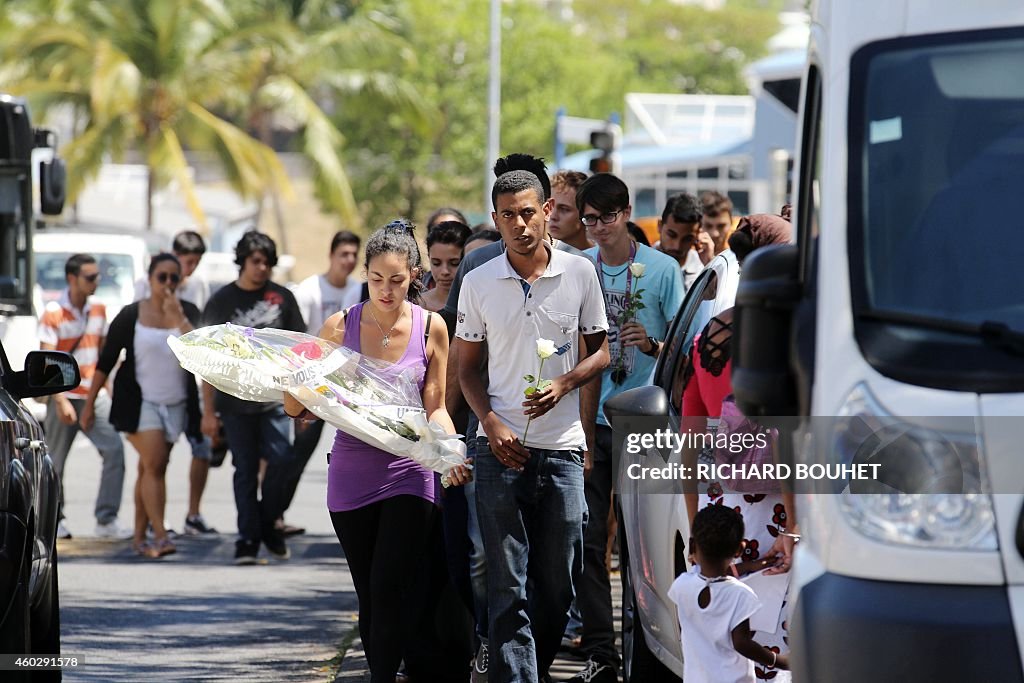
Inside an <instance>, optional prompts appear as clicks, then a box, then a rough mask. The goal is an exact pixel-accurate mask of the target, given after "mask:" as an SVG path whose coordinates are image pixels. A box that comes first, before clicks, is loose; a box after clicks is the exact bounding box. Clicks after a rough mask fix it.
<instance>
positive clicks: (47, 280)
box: [32, 228, 162, 323]
mask: <svg viewBox="0 0 1024 683" xmlns="http://www.w3.org/2000/svg"><path fill="white" fill-rule="evenodd" d="M152 239H153V240H154V241H155V240H156V239H160V238H159V237H157V238H152ZM161 241H162V240H161ZM32 246H33V251H34V252H35V266H36V273H35V274H36V284H38V285H39V287H40V289H41V292H42V302H43V304H44V305H45V304H47V303H49V302H51V301H55V300H57V298H58V297H60V293H61V292H62V291H64V289H65V288H66V287H67V278H66V277H65V276H64V264H65V263H66V262H67V260H68V258H69V257H70V256H72V255H73V254H78V253H84V254H91V255H92V256H94V257H95V258H96V263H97V265H98V266H99V269H100V281H99V286H98V287H97V288H96V297H97V298H98V299H99V300H100V301H102V302H103V304H104V305H105V306H106V308H107V322H108V323H109V322H110V321H111V320H113V319H114V316H115V315H117V313H118V311H120V310H121V308H122V307H124V306H127V305H128V304H130V303H131V302H132V301H134V300H135V281H136V280H137V279H138V278H139V277H141V276H142V275H144V274H145V273H146V268H147V267H148V264H149V255H150V253H151V252H155V251H157V250H158V249H155V248H151V247H150V246H149V243H148V241H147V239H146V238H145V237H143V236H142V235H141V234H138V233H127V232H123V231H122V232H107V231H102V232H101V231H97V230H90V229H78V228H49V229H46V230H39V231H37V232H36V234H35V236H34V237H33V244H32Z"/></svg>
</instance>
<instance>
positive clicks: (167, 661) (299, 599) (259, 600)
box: [58, 429, 620, 683]
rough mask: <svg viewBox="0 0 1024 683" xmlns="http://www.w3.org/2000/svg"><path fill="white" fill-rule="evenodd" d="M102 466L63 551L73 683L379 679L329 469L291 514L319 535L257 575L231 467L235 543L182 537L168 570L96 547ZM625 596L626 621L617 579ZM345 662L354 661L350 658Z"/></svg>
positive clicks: (79, 485)
mask: <svg viewBox="0 0 1024 683" xmlns="http://www.w3.org/2000/svg"><path fill="white" fill-rule="evenodd" d="M332 436H333V432H332V431H331V430H329V429H328V430H325V435H324V439H323V441H322V442H321V444H320V448H318V449H317V453H325V452H326V451H327V449H328V448H329V441H328V440H329V439H330V438H332ZM125 457H126V461H127V463H126V469H127V474H126V476H125V490H124V497H123V502H122V507H121V521H122V523H123V524H126V525H129V524H131V520H132V516H133V515H134V509H135V508H134V504H133V502H132V487H133V486H134V484H135V473H136V469H137V467H138V456H137V455H136V453H135V451H134V450H133V449H132V448H131V446H130V445H128V444H127V442H126V443H125ZM190 460H191V454H190V452H189V449H188V446H187V445H185V444H184V442H183V441H182V442H181V443H179V444H178V445H177V446H176V447H175V449H174V451H173V453H172V454H171V463H170V466H169V467H168V472H167V482H168V483H167V520H168V521H167V523H168V524H169V525H170V526H171V527H172V528H174V529H177V530H179V531H181V530H182V525H183V522H184V519H185V512H186V508H187V497H188V479H187V477H188V466H189V462H190ZM100 465H101V461H100V458H99V456H98V455H97V454H96V452H95V450H94V449H93V448H92V446H91V444H89V442H88V441H86V440H85V439H84V438H83V437H81V436H80V437H79V438H78V439H77V440H76V442H75V446H74V448H73V449H72V452H71V454H70V456H69V457H68V462H67V466H66V470H65V487H66V498H67V503H66V506H65V507H66V515H67V517H68V526H69V527H70V528H71V531H72V533H73V534H74V535H75V537H74V538H73V539H72V540H69V541H61V542H60V543H59V544H58V552H59V553H60V589H61V590H60V599H61V622H62V623H61V630H62V638H63V642H62V649H63V652H64V654H65V655H79V656H81V657H83V659H84V662H85V663H84V664H83V665H81V666H79V667H78V668H77V669H75V670H66V671H65V677H64V680H66V681H104V682H107V681H147V682H149V681H154V680H168V681H197V680H202V681H220V680H243V681H268V682H269V681H273V682H275V683H276V682H279V681H280V682H292V681H294V682H300V681H302V682H305V681H318V682H323V681H331V680H333V676H334V672H335V671H338V680H339V681H345V682H346V683H347V682H349V681H352V682H357V683H362V682H363V681H369V673H368V671H367V669H366V660H365V657H364V656H363V652H362V646H361V643H360V642H359V639H358V636H357V635H356V633H355V624H356V616H357V613H356V607H357V603H356V597H355V592H354V589H353V586H352V581H351V577H350V576H349V573H348V568H347V566H346V564H345V560H344V558H343V557H342V554H341V550H340V547H339V545H338V542H337V539H336V537H335V535H334V530H333V528H332V527H331V522H330V518H329V517H328V515H327V512H326V508H325V506H324V495H325V494H324V492H325V490H326V477H327V464H326V459H325V458H323V457H320V456H317V455H314V457H313V458H312V459H311V461H310V463H309V466H308V468H307V469H306V473H305V475H304V476H303V479H302V482H301V483H300V485H299V490H298V493H297V495H296V497H295V501H294V502H293V504H292V508H291V509H290V510H289V511H288V515H287V519H288V522H289V523H290V524H295V525H297V526H303V527H305V528H306V529H307V533H306V534H305V535H303V536H298V537H294V538H292V539H290V541H289V547H290V549H291V551H292V558H291V559H290V560H288V561H287V562H283V563H281V562H276V561H274V560H270V561H268V562H267V564H265V565H259V566H253V567H236V566H234V565H233V564H232V558H233V556H234V538H235V528H236V527H235V505H234V497H233V494H232V490H231V475H232V472H233V468H232V467H231V463H230V461H228V462H227V463H225V465H224V466H222V467H220V468H216V469H212V470H211V471H210V480H209V483H208V485H207V491H206V495H205V497H204V500H203V513H204V515H205V516H206V519H207V521H208V522H209V523H210V524H212V525H213V526H215V527H216V528H218V529H219V530H220V531H221V532H222V533H221V534H220V535H219V536H217V537H213V538H196V537H182V538H180V539H179V541H178V552H177V553H176V554H175V555H171V556H168V557H165V558H163V559H161V560H144V559H141V558H138V557H137V556H135V555H134V554H133V552H132V550H131V545H130V542H128V541H122V542H109V541H100V540H97V539H95V538H92V537H91V535H92V532H93V527H94V526H95V519H94V518H93V511H92V509H93V502H94V500H95V496H96V488H97V485H98V483H99V471H100ZM264 552H265V551H264ZM612 586H613V589H614V595H613V598H614V603H615V612H616V620H617V619H618V611H619V602H620V601H619V594H618V588H619V582H618V576H617V575H616V576H614V577H613V580H612ZM616 625H618V623H617V621H616ZM339 651H344V652H345V656H344V657H343V658H341V659H339V658H338V654H339ZM579 667H580V663H579V662H578V661H577V660H572V659H568V658H563V659H559V660H558V661H557V662H556V663H555V666H554V668H553V669H552V674H553V675H554V676H555V679H556V680H564V679H566V678H569V677H570V676H571V675H572V674H573V673H575V672H576V671H577V670H578V669H579ZM339 668H340V671H339ZM417 683H419V682H417ZM423 683H429V682H423Z"/></svg>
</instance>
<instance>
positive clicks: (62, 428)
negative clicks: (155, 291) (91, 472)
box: [39, 254, 132, 539]
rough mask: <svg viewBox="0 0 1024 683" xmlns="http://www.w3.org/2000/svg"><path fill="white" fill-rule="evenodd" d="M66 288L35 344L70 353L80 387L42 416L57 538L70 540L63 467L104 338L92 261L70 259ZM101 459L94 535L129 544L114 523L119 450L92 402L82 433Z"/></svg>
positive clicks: (99, 404)
mask: <svg viewBox="0 0 1024 683" xmlns="http://www.w3.org/2000/svg"><path fill="white" fill-rule="evenodd" d="M64 276H65V278H66V279H67V282H68V286H67V288H66V289H65V290H64V291H63V292H61V295H60V298H59V299H58V300H57V301H51V302H50V303H49V304H47V306H46V308H45V309H44V311H43V315H42V318H40V320H39V341H40V347H41V348H43V349H57V350H58V351H67V352H69V353H71V354H72V355H73V356H74V357H75V360H76V361H77V362H78V369H79V372H80V373H81V376H82V383H81V384H79V385H78V387H77V388H75V389H72V390H71V391H68V392H66V393H64V394H58V395H56V396H54V397H53V398H52V399H51V400H50V402H49V404H48V405H47V410H46V421H45V423H44V429H45V431H46V442H47V445H48V446H49V451H50V459H51V460H53V466H54V468H55V469H56V470H57V477H58V479H59V480H60V481H61V503H60V507H59V509H58V512H57V519H58V520H59V521H58V531H57V536H58V538H70V537H71V534H70V533H69V532H68V531H67V528H66V527H65V526H64V501H63V496H64V494H63V481H64V462H65V461H66V460H67V457H68V453H69V452H70V451H71V444H72V442H74V440H75V435H76V434H78V431H79V429H80V427H79V424H78V415H79V413H80V412H81V409H82V407H83V406H84V405H85V398H86V396H87V395H88V393H89V386H90V383H91V381H92V376H93V373H94V372H95V371H96V362H97V361H98V360H99V354H100V348H102V346H103V339H104V337H105V336H106V334H107V311H106V307H105V306H104V305H103V304H102V303H100V302H99V301H98V300H96V299H95V298H93V297H92V295H93V294H94V293H95V292H96V287H97V286H98V284H99V279H100V270H99V266H98V265H97V264H96V259H95V258H93V257H92V256H90V255H88V254H75V255H74V256H71V257H70V258H69V259H68V260H67V263H65V264H64ZM85 435H86V436H87V437H88V438H89V440H90V441H91V442H92V444H93V445H94V446H95V447H96V450H98V451H99V453H100V456H101V457H102V458H103V471H102V473H101V475H100V488H99V493H98V495H97V496H96V535H97V536H99V537H100V538H111V539H118V538H130V537H131V535H132V531H131V530H130V529H127V528H124V527H122V526H121V525H120V524H119V523H118V521H117V513H118V511H119V510H120V508H121V492H122V489H123V487H124V444H123V443H122V441H121V435H120V434H118V433H117V431H116V430H115V429H114V428H113V427H112V426H111V424H110V397H109V396H108V395H107V394H106V393H101V394H100V395H99V396H97V397H96V422H95V424H94V425H93V427H92V429H90V430H88V431H86V432H85Z"/></svg>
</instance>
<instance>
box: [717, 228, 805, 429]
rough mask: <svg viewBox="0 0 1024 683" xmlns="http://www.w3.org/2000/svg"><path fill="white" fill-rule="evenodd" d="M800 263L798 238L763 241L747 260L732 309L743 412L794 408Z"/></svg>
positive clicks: (736, 388) (735, 386) (736, 383)
mask: <svg viewBox="0 0 1024 683" xmlns="http://www.w3.org/2000/svg"><path fill="white" fill-rule="evenodd" d="M798 267H799V250H798V248H797V246H796V245H795V244H779V245H774V246H770V247H763V248H761V249H758V250H756V251H755V252H753V253H752V254H750V256H749V257H747V259H746V260H745V262H744V264H743V277H742V278H740V284H739V288H738V289H737V291H736V310H735V312H734V314H733V368H732V390H733V394H734V395H735V397H736V405H737V406H739V408H740V410H741V411H743V413H744V414H745V415H750V416H758V415H795V414H796V411H797V392H796V380H795V376H794V373H793V371H792V369H791V367H790V357H791V355H792V348H793V339H794V335H793V318H794V311H795V310H796V307H797V304H798V303H799V302H800V296H801V293H802V290H801V287H800V282H799V280H798V278H797V272H798Z"/></svg>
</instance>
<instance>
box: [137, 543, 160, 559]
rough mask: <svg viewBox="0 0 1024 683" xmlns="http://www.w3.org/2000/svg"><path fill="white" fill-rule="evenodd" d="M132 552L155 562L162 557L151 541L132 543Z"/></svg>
mask: <svg viewBox="0 0 1024 683" xmlns="http://www.w3.org/2000/svg"><path fill="white" fill-rule="evenodd" d="M132 550H134V551H135V554H136V555H140V556H142V557H145V558H146V559H149V560H155V559H157V558H158V557H160V551H159V550H158V549H157V547H156V546H154V545H153V544H152V543H150V542H149V541H143V542H142V543H132Z"/></svg>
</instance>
